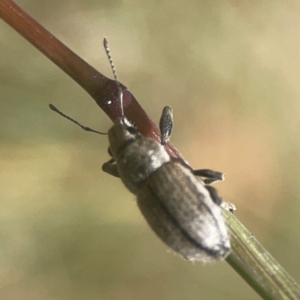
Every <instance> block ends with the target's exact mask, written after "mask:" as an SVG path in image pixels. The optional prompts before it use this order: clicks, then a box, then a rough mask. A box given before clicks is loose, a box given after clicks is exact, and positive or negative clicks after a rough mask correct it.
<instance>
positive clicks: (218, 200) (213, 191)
mask: <svg viewBox="0 0 300 300" xmlns="http://www.w3.org/2000/svg"><path fill="white" fill-rule="evenodd" d="M205 187H206V189H207V190H208V192H209V194H210V197H211V199H212V200H213V201H214V202H215V203H216V204H217V205H219V206H221V204H222V203H223V200H222V198H221V197H220V196H219V194H218V191H217V190H216V189H215V188H214V187H212V186H211V185H205Z"/></svg>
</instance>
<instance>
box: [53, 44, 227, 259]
mask: <svg viewBox="0 0 300 300" xmlns="http://www.w3.org/2000/svg"><path fill="white" fill-rule="evenodd" d="M104 47H105V50H106V53H107V56H108V58H109V61H110V64H111V68H112V71H113V75H114V78H115V81H116V83H117V85H118V89H119V100H120V105H121V112H122V113H121V117H120V118H119V120H118V121H117V122H116V123H115V124H114V125H113V126H112V128H111V129H110V130H109V131H108V138H109V144H110V146H109V153H110V155H111V156H112V158H111V159H110V160H109V161H108V162H106V163H104V164H103V167H102V169H103V171H104V172H107V173H109V174H110V175H113V176H115V177H119V178H121V180H122V182H123V183H124V185H125V186H126V187H127V188H128V189H129V190H130V191H131V192H132V193H133V194H135V195H136V197H137V204H138V206H139V208H140V210H141V212H142V214H143V215H144V217H145V219H146V220H147V222H148V224H149V226H150V227H151V228H152V229H153V231H154V232H155V233H156V234H157V235H158V236H159V237H160V238H161V240H162V241H163V242H164V243H166V244H167V245H168V246H169V247H170V248H171V249H173V250H174V251H175V252H176V253H178V254H180V255H181V256H182V257H183V258H185V259H187V260H194V261H214V260H221V259H224V258H225V257H226V256H227V255H228V254H229V252H230V249H231V248H230V236H229V233H228V229H227V226H226V223H225V220H224V218H223V215H222V208H221V204H222V199H221V198H220V197H219V196H218V193H217V191H216V189H215V188H213V187H212V186H210V185H209V184H210V183H212V182H214V181H216V180H223V174H222V173H220V172H216V171H212V170H209V169H201V170H192V169H191V168H190V167H189V166H188V165H186V164H185V163H184V162H182V161H180V160H179V159H174V158H172V157H170V155H169V154H168V153H167V151H166V150H165V148H164V145H165V144H166V143H167V141H168V139H169V138H170V135H171V131H172V126H173V113H172V109H171V108H170V107H165V108H164V110H163V113H162V116H161V119H160V131H161V143H158V142H157V141H155V140H153V139H151V138H147V137H143V136H142V135H141V134H140V133H139V131H138V129H137V128H135V127H134V126H133V125H132V124H131V123H130V121H129V120H128V119H127V118H126V116H124V112H123V93H122V88H121V85H120V84H119V82H118V80H117V76H116V72H115V68H114V65H113V62H112V59H111V55H110V51H109V47H108V42H107V40H106V39H104ZM50 108H51V109H52V110H54V111H56V112H58V113H60V114H61V115H63V116H64V117H67V116H66V115H64V114H63V113H61V112H60V111H58V110H57V109H56V108H55V107H54V106H53V105H50ZM67 118H68V119H70V120H71V121H73V122H74V120H73V119H71V118H69V117H67ZM75 123H76V124H77V125H79V126H81V127H82V128H83V129H85V130H88V131H93V132H96V131H94V130H92V129H90V128H87V127H84V126H82V125H81V124H79V123H78V122H76V121H75ZM97 133H100V132H97Z"/></svg>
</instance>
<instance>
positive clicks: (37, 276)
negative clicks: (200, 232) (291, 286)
mask: <svg viewBox="0 0 300 300" xmlns="http://www.w3.org/2000/svg"><path fill="white" fill-rule="evenodd" d="M17 3H18V4H19V5H20V6H22V7H23V8H24V9H25V10H26V11H27V12H29V13H30V14H31V15H32V16H33V17H34V18H36V19H37V20H38V21H39V22H40V23H41V24H43V25H44V26H45V27H46V28H47V29H49V30H50V31H51V32H52V33H53V34H54V35H56V36H57V37H58V38H59V39H60V40H61V41H63V42H64V43H65V44H67V45H68V46H69V47H70V48H71V49H72V50H74V51H75V52H77V53H78V54H79V55H80V56H82V57H83V58H84V59H85V60H87V61H88V62H89V63H90V64H92V65H93V66H95V67H97V68H98V69H99V70H100V71H101V72H103V73H104V74H106V75H107V76H111V71H110V68H109V64H108V62H107V59H106V57H105V53H104V50H103V49H102V38H103V37H104V36H107V37H108V38H109V40H110V46H111V49H112V54H113V58H114V62H115V65H116V67H117V71H118V74H119V78H120V80H121V82H123V83H124V84H125V85H127V86H128V87H129V88H130V89H131V91H132V92H133V93H134V95H135V96H136V97H137V99H138V100H139V101H140V102H141V104H142V105H143V107H145V109H146V110H147V111H148V112H149V114H150V115H151V116H152V117H153V119H154V120H156V121H158V119H159V117H160V112H161V110H162V108H163V106H165V105H170V106H172V107H173V109H174V118H175V128H174V134H173V135H172V141H173V143H174V144H175V145H176V146H177V147H178V148H179V149H180V150H181V152H182V153H183V154H184V155H185V156H186V158H187V159H188V161H189V162H190V164H191V165H192V166H193V167H195V168H212V169H216V170H220V171H223V172H224V173H225V174H226V181H225V182H224V183H219V184H217V187H218V189H219V190H220V193H221V194H222V196H223V197H224V198H225V199H226V200H228V201H231V202H233V203H235V204H236V206H237V208H238V210H237V212H236V214H237V216H238V217H239V219H240V220H241V221H242V222H243V223H244V224H245V225H246V226H247V227H248V228H249V230H251V231H252V232H253V233H254V234H255V236H256V237H257V238H258V239H259V240H260V241H261V242H262V243H263V244H264V246H265V247H266V248H267V249H268V250H269V251H270V252H271V253H272V254H273V255H274V256H275V257H276V258H277V259H278V261H279V262H281V263H282V265H283V266H284V267H285V268H286V269H287V270H288V271H289V272H290V273H291V275H293V276H294V277H295V278H296V279H297V278H299V277H300V271H299V270H300V261H299V259H298V253H299V251H300V239H299V226H300V218H299V214H300V212H299V211H300V195H299V192H298V191H299V178H300V154H299V153H300V126H299V119H300V84H299V75H300V54H299V53H300V35H299V32H298V31H299V30H298V28H299V26H300V4H299V2H297V1H295V0H293V1H289V2H286V1H277V2H274V1H262V2H257V1H256V2H253V1H244V2H237V1H197V0H191V1H188V2H186V1H179V0H177V1H101V0H100V1H98V0H97V1H93V0H89V1H83V0H82V1H80V0H66V1H58V0H55V1H54V0H35V1H34V0H27V1H21V0H20V1H17ZM0 49H1V56H0V70H1V71H0V99H1V106H0V107H1V108H0V122H1V125H0V185H1V189H0V200H1V201H0V228H1V230H0V266H1V267H0V286H1V289H0V298H1V299H5V300H18V299H22V300H24V299H25V300H27V299H28V300H29V299H30V300H35V299H43V300H53V299H58V300H60V299H63V300H68V299H70V300H71V299H72V300H73V299H78V300H81V299H82V300H83V299H84V300H85V299H101V300H102V299H103V300H104V299H105V300H106V299H108V300H113V299H123V300H127V299H128V300H129V299H130V300H133V299H149V300H150V299H151V300H152V299H165V300H169V299H172V300H179V299H180V300H181V299H187V300H189V299H198V298H199V299H239V298H240V295H241V294H242V295H243V300H248V299H249V300H250V299H258V296H257V295H256V294H255V293H254V292H253V291H252V290H251V289H250V287H248V286H247V285H246V284H245V283H244V282H243V280H242V279H241V278H240V277H239V276H238V275H237V274H236V273H235V272H234V271H233V270H232V269H231V268H230V267H229V266H228V265H227V264H226V263H222V262H221V263H216V264H212V265H206V266H204V265H202V264H201V263H197V264H192V263H188V262H185V261H183V260H181V259H180V258H179V257H177V256H175V255H173V254H170V253H169V252H168V250H167V249H166V247H165V246H164V245H163V244H162V243H161V242H160V241H159V240H158V239H157V238H156V236H154V234H153V233H152V232H151V230H150V229H149V228H148V226H147V225H146V223H145V221H144V220H143V218H142V217H141V215H140V212H139V211H138V209H137V208H136V204H135V201H134V196H133V195H131V194H130V193H129V192H128V191H127V190H126V189H125V188H124V187H123V186H122V184H121V182H120V181H119V180H117V179H115V178H112V177H109V176H108V175H106V174H103V173H102V171H101V165H102V163H103V162H104V161H105V160H107V159H108V158H109V156H108V154H107V145H108V142H107V139H106V137H101V136H97V135H93V134H89V133H85V132H83V131H81V130H80V129H79V128H78V127H76V126H75V125H73V124H71V123H70V122H67V121H66V120H64V119H62V118H61V117H59V116H58V115H56V114H54V113H53V112H51V111H50V110H49V109H48V103H49V102H51V103H54V104H55V105H57V106H58V107H59V108H60V109H61V110H63V111H64V112H65V113H67V114H69V115H71V116H72V117H74V118H76V119H78V121H81V122H82V123H84V124H85V125H87V126H90V127H93V128H95V129H98V130H101V131H105V130H107V129H108V128H109V127H110V126H111V122H110V121H109V120H108V118H107V117H106V116H105V115H104V113H103V112H102V111H101V110H100V109H98V107H97V106H96V104H94V103H93V100H91V99H90V98H89V96H88V95H86V94H85V92H83V91H82V90H81V88H80V87H79V86H77V85H76V84H75V83H74V82H73V81H72V80H71V79H69V78H68V77H67V76H66V75H65V74H63V73H62V72H61V71H60V70H59V69H58V68H57V67H56V66H54V65H53V64H52V63H51V62H49V61H48V60H47V59H46V58H45V57H44V56H43V55H41V54H40V53H39V52H38V51H37V50H35V49H34V48H33V47H32V46H31V45H29V44H28V43H27V42H26V41H25V40H24V39H23V38H22V37H20V36H19V35H18V34H17V33H16V32H14V31H13V30H12V29H11V28H9V27H8V26H7V25H6V24H5V23H3V22H1V24H0Z"/></svg>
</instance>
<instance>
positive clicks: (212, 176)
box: [193, 169, 224, 184]
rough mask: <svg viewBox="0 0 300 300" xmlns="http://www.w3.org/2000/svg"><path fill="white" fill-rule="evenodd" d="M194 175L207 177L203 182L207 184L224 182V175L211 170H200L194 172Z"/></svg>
mask: <svg viewBox="0 0 300 300" xmlns="http://www.w3.org/2000/svg"><path fill="white" fill-rule="evenodd" d="M193 174H194V175H195V176H200V177H205V179H203V182H204V183H205V184H211V183H213V182H215V181H219V180H220V181H223V180H224V174H223V173H221V172H217V171H213V170H209V169H200V170H193Z"/></svg>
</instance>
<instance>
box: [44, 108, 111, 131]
mask: <svg viewBox="0 0 300 300" xmlns="http://www.w3.org/2000/svg"><path fill="white" fill-rule="evenodd" d="M49 108H50V109H51V110H53V111H55V112H56V113H58V114H59V115H61V116H62V117H64V118H66V119H68V120H70V121H71V122H73V123H75V124H76V125H78V126H79V127H80V128H81V129H83V130H85V131H89V132H94V133H98V134H104V135H107V133H105V132H100V131H97V130H94V129H92V128H90V127H86V126H83V125H82V124H80V123H79V122H77V121H76V120H74V119H72V118H71V117H69V116H67V115H65V114H64V113H63V112H61V111H60V110H59V109H57V108H56V107H55V106H54V105H53V104H49Z"/></svg>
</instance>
